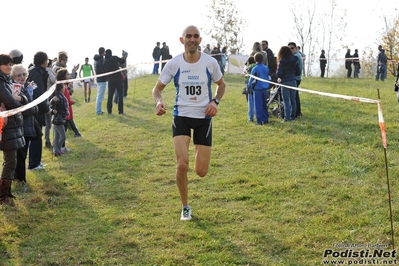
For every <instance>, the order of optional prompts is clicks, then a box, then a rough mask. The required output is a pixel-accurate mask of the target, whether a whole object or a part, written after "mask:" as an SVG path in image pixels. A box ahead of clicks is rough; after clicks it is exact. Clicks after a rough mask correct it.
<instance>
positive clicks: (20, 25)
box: [0, 0, 399, 68]
mask: <svg viewBox="0 0 399 266" xmlns="http://www.w3.org/2000/svg"><path fill="white" fill-rule="evenodd" d="M210 2H211V0H202V1H186V0H169V1H166V0H153V1H140V2H136V1H122V0H113V1H102V0H98V1H90V0H87V1H77V0H69V1H66V2H57V3H56V4H55V2H54V1H49V0H38V1H30V0H29V1H28V0H21V1H18V5H19V6H18V7H16V6H15V4H16V2H15V1H10V0H5V1H4V0H3V1H2V6H3V7H8V8H7V9H6V8H5V9H3V12H2V13H3V14H5V17H2V18H3V20H2V21H3V22H5V23H7V24H8V25H9V27H8V29H9V31H8V37H9V38H8V39H7V38H5V35H3V38H2V41H1V45H0V47H1V51H0V52H1V53H8V52H9V51H10V50H12V49H19V50H21V51H22V52H23V54H24V64H26V66H27V65H28V64H29V63H31V62H32V61H33V55H34V53H35V52H37V51H44V52H46V53H47V54H48V56H49V57H50V58H53V57H55V56H57V53H58V52H59V51H67V52H68V54H69V59H70V60H69V63H68V67H69V68H71V67H72V66H73V65H75V64H77V63H80V64H82V63H84V58H85V57H89V58H90V61H89V63H93V55H94V54H95V53H97V51H98V48H99V47H100V46H104V47H105V48H109V49H111V50H112V51H113V53H114V54H116V55H118V56H121V55H122V49H124V50H126V51H127V52H128V53H129V57H128V63H129V64H138V65H140V66H150V64H146V63H150V62H151V61H152V56H151V54H152V49H153V48H154V46H155V43H156V42H157V41H159V42H161V43H162V42H164V41H165V42H167V44H168V45H169V48H170V51H171V54H172V55H176V54H178V53H181V52H182V50H183V47H182V45H181V44H180V42H179V37H180V35H181V33H182V30H183V29H184V28H185V27H186V26H187V25H190V24H194V25H197V26H198V27H205V26H206V25H207V22H206V15H205V14H206V13H207V12H209V9H208V8H207V7H206V6H207V5H208V6H209V5H210ZM304 2H306V0H305V1H296V2H295V4H293V1H291V0H279V1H264V0H245V1H241V0H236V6H237V9H238V10H240V12H241V15H242V17H243V18H244V19H245V20H246V21H247V24H248V25H247V28H246V30H245V32H244V34H243V37H244V41H245V44H246V49H245V51H244V53H250V52H251V48H252V44H253V43H254V42H255V41H261V40H262V39H267V40H268V41H269V47H270V48H271V49H272V50H273V51H274V52H275V53H277V51H278V50H279V49H280V47H281V46H282V45H286V44H287V42H288V41H298V40H295V35H294V31H293V22H292V19H291V16H292V14H291V9H290V8H291V7H292V6H295V5H297V7H299V6H298V5H299V3H304ZM317 2H320V3H318V4H319V5H320V6H318V7H317V10H320V11H321V10H322V9H325V8H328V7H326V6H323V5H322V4H323V3H325V1H317ZM336 2H337V10H343V9H347V15H346V19H345V21H346V22H347V25H348V26H347V31H346V37H345V39H344V42H347V45H351V46H352V44H353V49H355V48H358V49H359V51H360V50H361V49H363V47H367V46H368V47H372V48H376V45H377V44H378V42H379V40H378V38H379V36H380V32H381V29H382V27H383V25H384V24H383V21H382V19H381V16H382V15H383V14H385V15H388V16H390V17H392V16H393V14H397V8H398V6H399V4H398V3H397V2H396V1H394V0H380V1H378V2H371V1H367V2H366V1H363V2H361V3H358V1H350V0H349V1H348V0H337V1H336ZM265 3H268V4H267V7H265V6H264V4H265ZM368 3H370V4H368ZM395 8H396V12H395ZM6 10H8V11H6ZM260 10H265V13H266V16H262V15H257V14H258V13H259V11H260ZM3 33H7V32H6V31H3ZM203 37H204V40H203V44H205V42H209V39H207V37H206V36H203ZM211 44H212V43H211Z"/></svg>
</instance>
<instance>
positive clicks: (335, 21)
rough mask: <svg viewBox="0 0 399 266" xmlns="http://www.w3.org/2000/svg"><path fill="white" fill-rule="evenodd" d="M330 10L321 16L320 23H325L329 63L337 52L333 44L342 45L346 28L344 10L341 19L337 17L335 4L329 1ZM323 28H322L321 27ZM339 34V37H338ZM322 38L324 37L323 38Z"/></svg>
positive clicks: (328, 65)
mask: <svg viewBox="0 0 399 266" xmlns="http://www.w3.org/2000/svg"><path fill="white" fill-rule="evenodd" d="M329 4H330V6H331V8H329V9H327V10H328V11H327V13H326V14H325V15H323V18H324V19H323V18H322V20H323V21H322V22H321V23H325V29H326V31H325V34H327V36H326V38H327V49H326V53H327V58H329V59H330V60H329V61H330V62H331V59H332V58H335V57H336V56H337V50H333V48H332V47H333V43H337V42H338V43H342V41H343V38H344V36H345V28H346V22H345V17H346V10H344V12H343V14H342V16H341V17H337V13H338V12H337V3H336V1H335V0H330V2H329ZM323 27H324V26H323ZM338 34H339V35H338ZM323 38H324V37H323ZM330 65H331V64H327V77H328V72H329V70H330Z"/></svg>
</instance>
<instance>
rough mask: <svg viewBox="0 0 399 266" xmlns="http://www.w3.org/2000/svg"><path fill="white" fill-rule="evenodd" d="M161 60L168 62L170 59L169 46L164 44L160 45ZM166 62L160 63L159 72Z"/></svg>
mask: <svg viewBox="0 0 399 266" xmlns="http://www.w3.org/2000/svg"><path fill="white" fill-rule="evenodd" d="M161 57H162V58H161V60H162V61H163V60H169V59H171V58H172V56H171V55H170V53H169V46H167V45H166V42H163V43H162V48H161ZM165 65H166V62H162V64H161V71H162V69H163V68H164V67H165Z"/></svg>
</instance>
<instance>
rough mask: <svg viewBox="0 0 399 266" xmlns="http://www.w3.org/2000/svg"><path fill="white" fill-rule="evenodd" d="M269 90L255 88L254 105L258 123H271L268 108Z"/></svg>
mask: <svg viewBox="0 0 399 266" xmlns="http://www.w3.org/2000/svg"><path fill="white" fill-rule="evenodd" d="M268 94H269V90H268V89H264V90H255V91H254V107H255V116H256V124H258V125H263V124H266V123H269V111H268V110H267V102H266V100H267V98H268Z"/></svg>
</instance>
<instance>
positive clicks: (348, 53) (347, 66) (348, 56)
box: [345, 49, 352, 78]
mask: <svg viewBox="0 0 399 266" xmlns="http://www.w3.org/2000/svg"><path fill="white" fill-rule="evenodd" d="M345 69H346V70H347V73H346V77H347V78H351V76H352V55H351V49H348V50H347V51H346V54H345Z"/></svg>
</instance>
